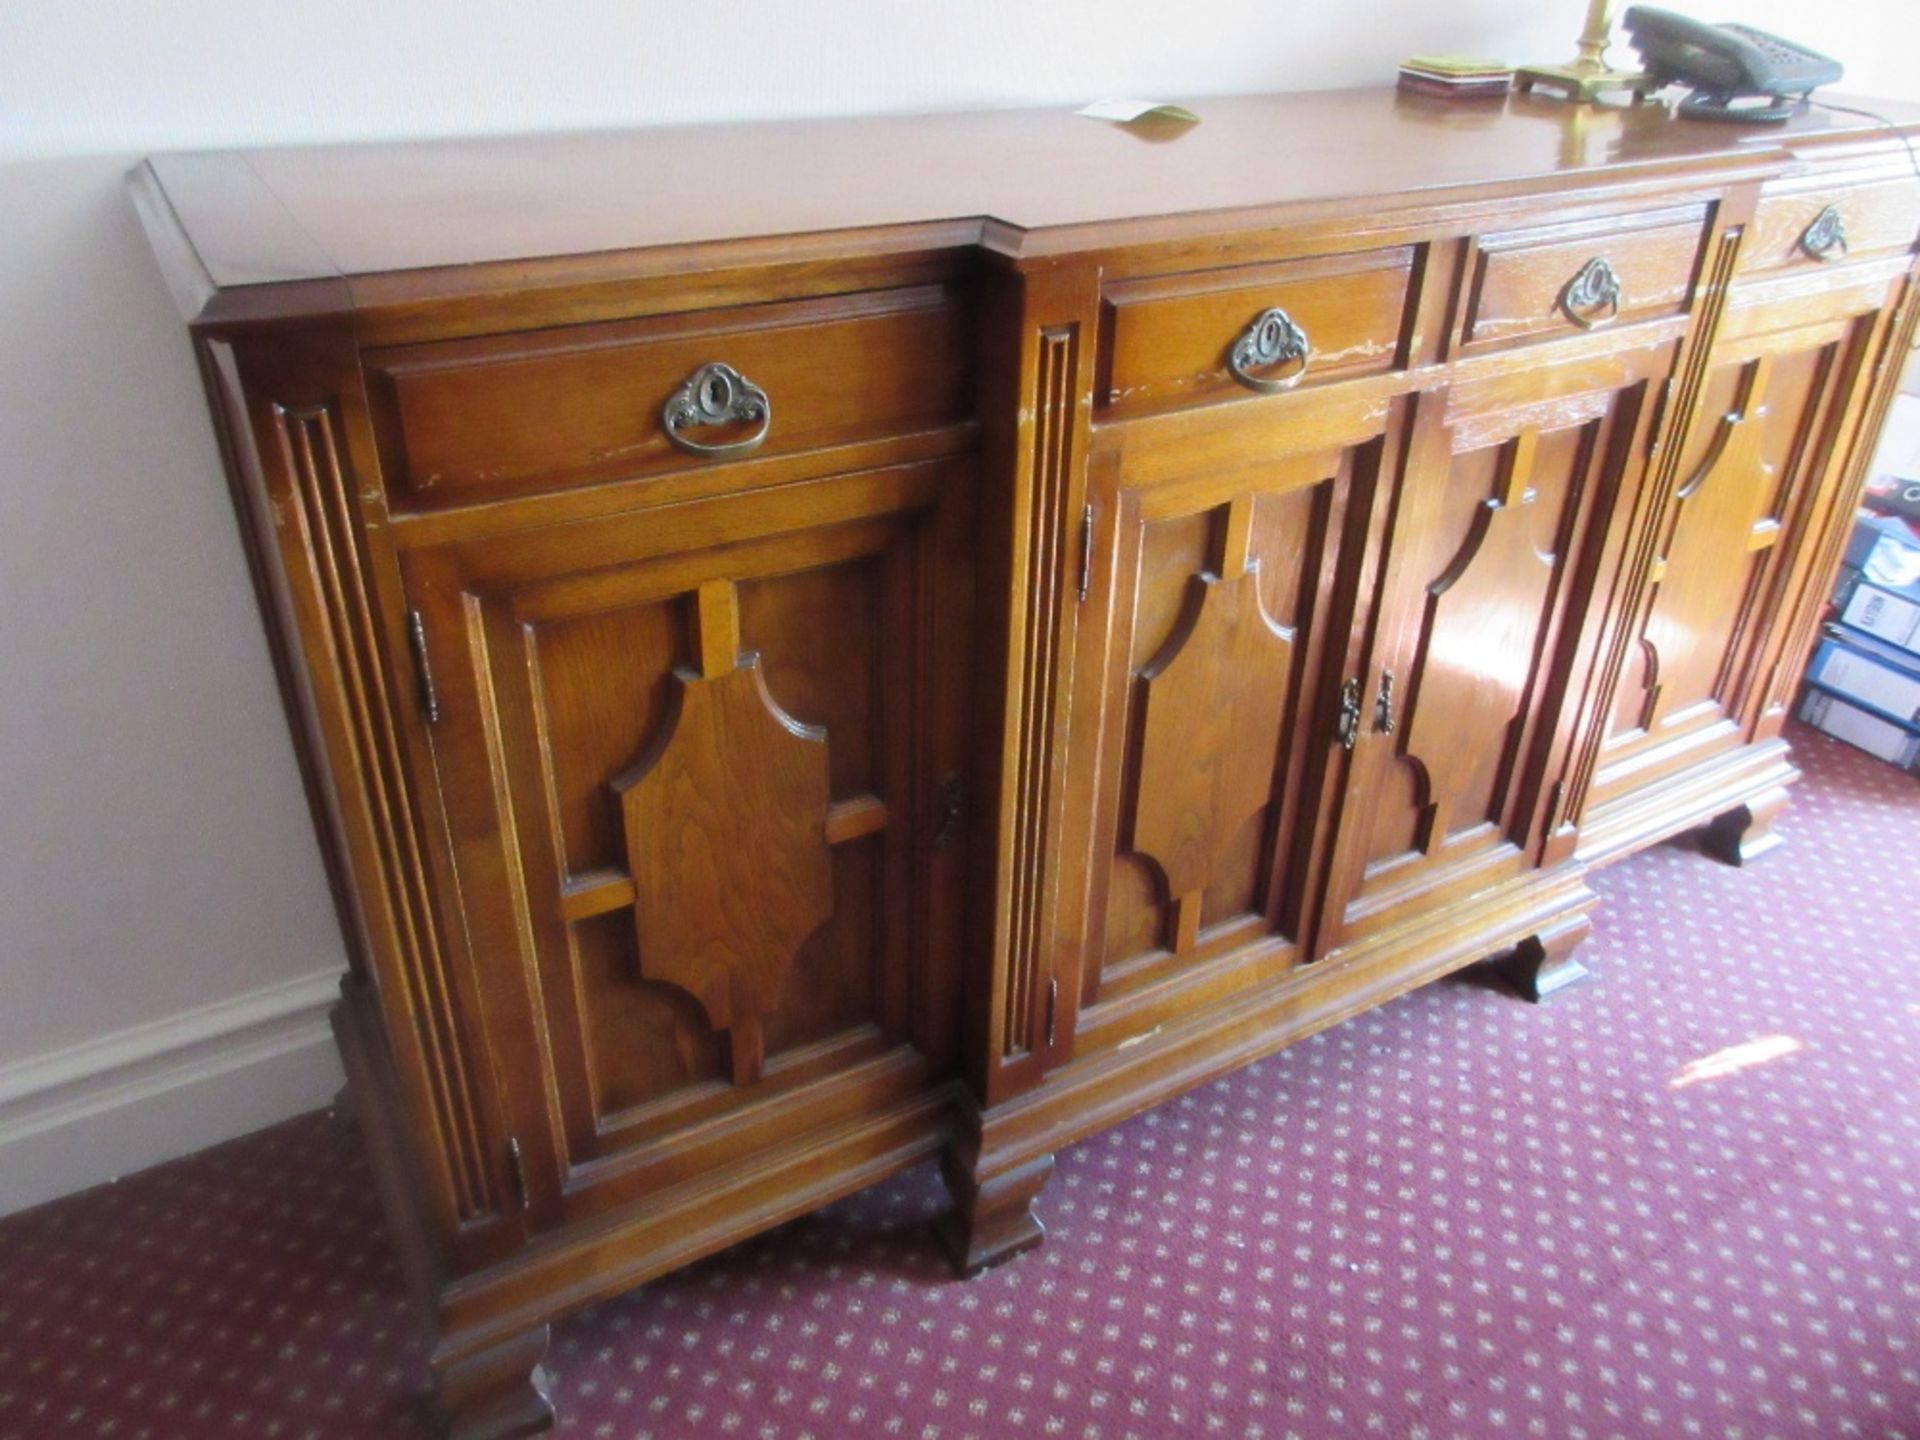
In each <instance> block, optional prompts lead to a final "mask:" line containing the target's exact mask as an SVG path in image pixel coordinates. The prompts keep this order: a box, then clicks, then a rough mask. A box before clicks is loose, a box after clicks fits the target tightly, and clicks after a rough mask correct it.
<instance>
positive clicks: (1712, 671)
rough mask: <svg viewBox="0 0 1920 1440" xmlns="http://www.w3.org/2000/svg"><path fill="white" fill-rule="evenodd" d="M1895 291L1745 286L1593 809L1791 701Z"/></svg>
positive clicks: (1711, 754) (1634, 652)
mask: <svg viewBox="0 0 1920 1440" xmlns="http://www.w3.org/2000/svg"><path fill="white" fill-rule="evenodd" d="M1886 292H1887V287H1886V284H1885V282H1884V280H1883V281H1880V282H1878V283H1877V284H1875V285H1873V286H1872V287H1870V290H1869V291H1867V292H1861V291H1858V290H1856V289H1849V290H1847V291H1845V292H1841V293H1836V294H1833V295H1831V296H1828V297H1821V296H1817V295H1816V296H1814V297H1812V298H1811V299H1809V298H1808V297H1806V296H1804V295H1794V296H1792V297H1790V298H1788V299H1786V300H1785V301H1783V302H1780V303H1758V304H1752V303H1743V300H1742V297H1741V296H1740V295H1739V294H1738V292H1736V295H1735V298H1734V300H1733V302H1732V303H1730V305H1729V307H1728V310H1727V314H1726V317H1725V319H1724V320H1723V322H1722V326H1721V336H1720V338H1719V340H1718V341H1717V343H1716V345H1715V348H1714V352H1713V358H1712V360H1711V362H1710V365H1709V368H1708V370H1707V374H1706V377H1705V381H1704V384H1703V386H1702V389H1701V396H1700V399H1699V401H1698V402H1697V404H1696V406H1695V411H1694V420H1693V423H1692V425H1691V428H1690V432H1689V433H1688V434H1687V436H1686V437H1685V441H1684V445H1683V448H1682V450H1681V452H1680V456H1679V463H1678V466H1677V468H1676V472H1675V482H1674V485H1673V488H1672V494H1671V499H1670V500H1669V502H1668V504H1667V507H1666V513H1665V514H1664V516H1662V517H1661V520H1660V524H1659V531H1658V542H1657V545H1656V549H1655V554H1654V558H1653V562H1652V569H1651V572H1650V574H1649V589H1648V592H1647V596H1646V599H1645V602H1644V604H1643V608H1642V609H1641V612H1640V618H1639V620H1638V622H1637V624H1636V627H1635V631H1634V635H1633V641H1632V643H1631V644H1630V645H1629V646H1628V648H1627V651H1626V654H1625V657H1624V660H1623V663H1622V668H1621V673H1620V678H1619V680H1618V682H1617V684H1616V687H1615V690H1614V697H1613V703H1612V708H1611V714H1610V717H1609V720H1608V724H1607V732H1606V738H1605V741H1604V743H1603V745H1602V748H1601V752H1600V756H1599V761H1598V765H1597V767H1596V770H1595V773H1594V780H1593V784H1592V786H1591V789H1590V791H1589V794H1588V800H1587V804H1588V809H1589V812H1590V813H1591V812H1592V811H1594V810H1595V809H1597V808H1599V807H1604V806H1605V805H1607V804H1608V803H1609V802H1612V801H1615V800H1618V799H1620V798H1622V797H1624V796H1626V795H1629V794H1632V793H1634V792H1637V791H1640V790H1642V789H1643V788H1645V787H1647V786H1650V785H1653V784H1655V783H1657V782H1665V781H1667V780H1669V779H1670V778H1671V777H1672V776H1674V775H1675V774H1676V773H1678V772H1680V771H1684V770H1688V769H1690V768H1692V767H1696V766H1701V765H1704V764H1708V763H1710V762H1713V761H1715V760H1717V759H1719V758H1720V757H1723V756H1725V755H1727V754H1728V753H1729V752H1730V751H1734V750H1737V749H1739V748H1740V747H1741V746H1743V745H1745V744H1746V743H1748V742H1749V741H1750V740H1752V739H1753V738H1754V737H1755V729H1756V726H1757V725H1758V724H1759V723H1760V721H1761V720H1762V718H1763V712H1764V711H1765V710H1766V709H1767V708H1768V707H1769V705H1770V704H1771V705H1773V706H1776V707H1777V706H1780V705H1782V704H1783V703H1784V698H1785V692H1786V691H1790V690H1791V688H1792V684H1793V680H1794V678H1795V677H1794V676H1793V675H1791V674H1788V675H1786V676H1785V678H1784V680H1783V681H1782V682H1781V683H1770V682H1773V681H1775V680H1778V679H1779V678H1780V676H1779V672H1780V670H1781V666H1782V657H1783V652H1782V650H1781V643H1783V642H1784V641H1785V640H1786V638H1787V636H1788V635H1789V634H1791V633H1792V632H1793V631H1794V630H1795V628H1796V626H1795V623H1794V617H1795V615H1796V614H1797V613H1798V611H1799V610H1800V609H1802V608H1803V607H1801V606H1800V605H1799V604H1798V603H1797V600H1796V594H1797V592H1798V591H1799V590H1801V589H1804V588H1805V587H1806V586H1807V585H1808V584H1812V585H1814V586H1815V587H1817V586H1818V585H1820V584H1823V583H1825V578H1826V577H1824V576H1811V575H1809V574H1807V573H1806V563H1807V561H1808V559H1809V558H1810V556H1809V554H1808V552H1809V550H1810V548H1812V547H1811V546H1810V543H1809V542H1811V541H1812V540H1813V538H1814V537H1815V536H1816V535H1817V534H1818V533H1819V532H1820V531H1821V530H1822V528H1823V527H1825V526H1826V525H1828V523H1829V522H1830V520H1831V517H1832V516H1833V514H1834V513H1836V507H1840V506H1842V505H1843V503H1844V500H1843V497H1841V496H1840V495H1839V494H1838V492H1837V487H1838V484H1839V480H1840V476H1841V471H1842V470H1843V469H1844V465H1843V463H1842V462H1843V461H1844V453H1843V452H1844V451H1845V449H1846V446H1845V444H1844V443H1843V433H1844V431H1845V429H1846V426H1847V423H1848V421H1849V417H1850V416H1851V415H1852V414H1853V413H1854V412H1855V411H1856V410H1857V408H1858V407H1857V406H1854V405H1852V404H1851V403H1850V398H1851V397H1852V396H1854V395H1855V393H1856V392H1857V391H1858V390H1859V389H1860V386H1859V384H1858V381H1859V379H1860V377H1861V376H1862V374H1863V371H1864V367H1863V365H1862V361H1863V359H1864V357H1865V356H1866V355H1867V354H1868V353H1869V351H1870V348H1871V344H1870V342H1871V339H1872V336H1873V335H1874V334H1875V332H1876V327H1877V325H1878V323H1879V320H1880V313H1881V307H1882V306H1883V305H1884V303H1885V298H1886ZM1777 642H1780V643H1777ZM1789 648H1791V647H1789ZM1800 648H1802V649H1804V646H1802V647H1800ZM1798 663H1799V662H1798V659H1797V658H1793V657H1787V658H1786V659H1785V665H1786V666H1787V668H1788V669H1793V668H1795V667H1797V664H1798ZM1774 692H1781V693H1779V694H1775V693H1774ZM1770 697H1771V699H1770Z"/></svg>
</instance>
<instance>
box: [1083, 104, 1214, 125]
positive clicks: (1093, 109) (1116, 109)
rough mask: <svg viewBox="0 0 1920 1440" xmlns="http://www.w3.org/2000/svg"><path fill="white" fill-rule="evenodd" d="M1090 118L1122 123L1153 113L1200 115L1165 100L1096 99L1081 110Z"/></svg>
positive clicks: (1172, 116)
mask: <svg viewBox="0 0 1920 1440" xmlns="http://www.w3.org/2000/svg"><path fill="white" fill-rule="evenodd" d="M1079 113H1080V114H1082V115H1085V116H1086V117H1087V118H1088V119H1090V120H1117V121H1119V122H1120V123H1121V124H1122V125H1125V124H1128V123H1129V122H1131V121H1134V120H1144V119H1145V118H1146V117H1147V116H1149V115H1151V116H1153V117H1154V118H1155V119H1159V120H1198V119H1199V118H1200V117H1199V116H1198V115H1196V114H1194V113H1193V112H1192V111H1191V110H1188V109H1187V108H1185V107H1184V106H1181V105H1169V104H1168V103H1167V102H1166V101H1164V100H1096V101H1094V102H1093V104H1091V105H1089V106H1087V107H1086V108H1085V109H1083V110H1081V111H1080V112H1079Z"/></svg>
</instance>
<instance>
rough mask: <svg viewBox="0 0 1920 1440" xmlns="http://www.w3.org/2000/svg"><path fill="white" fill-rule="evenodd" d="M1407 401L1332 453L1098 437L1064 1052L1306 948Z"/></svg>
mask: <svg viewBox="0 0 1920 1440" xmlns="http://www.w3.org/2000/svg"><path fill="white" fill-rule="evenodd" d="M1333 408H1334V409H1335V411H1336V412H1337V411H1338V410H1339V409H1340V408H1341V407H1337V406H1336V407H1333ZM1385 408H1386V407H1385V406H1384V405H1376V406H1374V407H1372V408H1371V409H1369V410H1366V411H1365V412H1364V413H1358V414H1356V416H1355V417H1354V419H1353V422H1352V426H1351V433H1350V434H1348V435H1345V436H1341V437H1337V438H1331V437H1329V438H1330V443H1326V444H1325V445H1324V448H1320V449H1316V450H1312V451H1306V452H1302V453H1292V454H1289V453H1285V452H1284V451H1282V450H1280V449H1279V447H1278V446H1277V445H1276V444H1275V443H1274V442H1275V441H1276V440H1280V439H1281V437H1283V436H1285V434H1286V431H1285V429H1284V427H1282V428H1277V429H1276V430H1274V431H1273V432H1272V434H1271V435H1270V436H1269V437H1267V438H1266V440H1265V443H1264V444H1257V443H1251V442H1249V443H1246V444H1241V445H1236V446H1233V447H1229V448H1228V450H1227V451H1225V452H1223V454H1224V455H1225V456H1227V457H1230V458H1222V459H1220V460H1217V461H1215V462H1214V464H1213V468H1209V467H1208V466H1207V463H1206V462H1205V461H1201V462H1198V463H1194V462H1189V461H1184V460H1182V459H1181V458H1180V457H1179V456H1177V455H1175V454H1172V453H1170V452H1169V451H1168V450H1167V449H1165V448H1148V447H1146V446H1143V445H1136V446H1134V447H1133V448H1131V449H1130V448H1129V440H1128V438H1127V436H1126V434H1125V432H1123V431H1110V432H1108V433H1107V434H1106V435H1105V436H1103V437H1101V439H1100V440H1098V441H1097V442H1096V452H1095V454H1094V456H1093V459H1092V462H1091V466H1090V474H1089V482H1088V494H1089V497H1090V499H1091V501H1092V510H1091V514H1092V516H1093V525H1092V533H1091V555H1090V565H1089V572H1088V576H1087V580H1088V587H1087V598H1086V600H1085V601H1084V602H1083V615H1082V622H1081V623H1082V627H1083V628H1082V632H1081V639H1080V644H1079V652H1078V653H1079V656H1080V661H1079V663H1078V665H1077V667H1076V671H1077V673H1076V676H1075V692H1074V720H1073V730H1072V738H1071V742H1070V746H1069V755H1070V759H1069V765H1070V766H1071V776H1070V779H1069V782H1068V784H1069V790H1070V792H1071V793H1073V794H1074V795H1075V796H1076V799H1077V801H1078V802H1081V803H1077V804H1076V806H1075V814H1076V815H1077V816H1079V817H1081V818H1080V819H1079V822H1078V825H1077V827H1076V828H1075V830H1074V831H1073V832H1072V833H1071V834H1070V835H1069V837H1068V839H1067V862H1066V864H1065V866H1064V867H1063V876H1064V878H1063V897H1065V896H1072V897H1073V898H1072V899H1066V898H1063V901H1062V906H1061V910H1062V914H1063V917H1065V923H1066V924H1067V925H1068V926H1069V927H1071V929H1072V932H1073V933H1072V936H1071V943H1070V946H1069V948H1070V949H1071V951H1072V953H1073V957H1074V958H1073V960H1072V962H1071V963H1068V964H1066V965H1063V966H1062V967H1060V969H1059V970H1058V971H1057V973H1059V974H1061V975H1063V976H1065V977H1068V978H1063V979H1062V980H1061V981H1060V982H1059V983H1060V984H1061V985H1062V986H1063V987H1065V988H1066V989H1067V992H1068V993H1066V994H1065V995H1061V996H1056V1004H1057V1005H1058V1007H1059V1016H1058V1024H1057V1025H1056V1027H1055V1032H1056V1049H1057V1051H1058V1058H1065V1057H1066V1055H1067V1054H1069V1053H1071V1054H1075V1055H1083V1056H1084V1055H1086V1054H1089V1053H1092V1052H1093V1051H1096V1050H1098V1049H1101V1048H1104V1047H1107V1046H1114V1045H1121V1044H1124V1043H1126V1041H1127V1040H1128V1039H1129V1038H1130V1037H1132V1036H1135V1035H1139V1034H1143V1033H1145V1032H1147V1031H1149V1030H1151V1029H1152V1028H1153V1027H1154V1026H1155V1025H1158V1024H1160V1023H1163V1022H1164V1021H1166V1020H1168V1019H1170V1018H1172V1017H1174V1016H1176V1015H1178V1014H1181V1013H1184V1012H1186V1011H1188V1010H1191V1009H1194V1008H1197V1007H1200V1006H1202V1005H1214V1004H1218V1003H1219V1002H1220V1000H1221V999H1222V998H1224V997H1226V996H1229V995H1231V994H1233V993H1235V992H1237V991H1240V990H1244V989H1246V988H1247V987H1250V986H1253V985H1257V984H1261V983H1268V982H1271V981H1272V980H1273V979H1275V978H1277V977H1279V976H1280V975H1282V974H1284V973H1285V972H1286V971H1287V970H1288V969H1289V968H1290V967H1291V966H1292V965H1293V964H1294V963H1295V961H1296V960H1297V959H1298V958H1299V937H1300V935H1301V933H1302V930H1303V926H1304V923H1305V912H1306V906H1307V903H1308V900H1309V898H1310V893H1311V874H1310V872H1311V869H1312V862H1313V857H1314V855H1315V853H1316V850H1315V845H1314V832H1315V828H1316V825H1317V822H1318V819H1319V816H1320V813H1321V808H1322V807H1321V806H1320V805H1319V804H1318V803H1317V801H1316V798H1315V797H1316V796H1317V794H1318V787H1319V786H1320V784H1321V783H1322V780H1323V773H1322V772H1323V767H1324V761H1325V758H1326V748H1327V747H1326V744H1325V737H1326V735H1327V733H1328V724H1327V721H1328V717H1327V716H1326V714H1325V713H1323V712H1324V711H1325V709H1326V707H1325V706H1324V705H1323V704H1322V703H1321V701H1322V699H1323V698H1324V688H1325V679H1324V676H1325V674H1326V673H1327V672H1328V671H1329V670H1330V668H1331V667H1332V666H1337V665H1338V663H1339V659H1340V657H1339V656H1337V655H1336V656H1335V657H1333V659H1332V660H1331V661H1329V658H1328V655H1327V650H1328V648H1329V643H1330V641H1329V637H1330V636H1331V637H1336V639H1335V642H1334V643H1336V644H1337V646H1338V647H1339V648H1341V649H1342V650H1343V649H1344V636H1345V633H1346V630H1347V628H1348V626H1349V623H1350V618H1351V599H1352V596H1353V593H1354V591H1355V589H1356V583H1355V581H1354V570H1355V565H1356V560H1357V555H1358V553H1359V552H1360V551H1361V550H1363V549H1364V539H1363V536H1362V535H1360V534H1357V533H1356V527H1357V530H1358V531H1360V532H1363V531H1364V529H1365V527H1366V523H1367V515H1368V512H1369V500H1370V496H1371V495H1372V492H1373V487H1374V483H1375V478H1376V475H1377V473H1378V470H1379V464H1380V456H1381V454H1382V452H1383V448H1384V442H1383V440H1382V439H1381V433H1382V430H1383V428H1384V424H1385ZM1302 428H1304V427H1302ZM1314 428H1316V429H1321V428H1323V427H1321V426H1317V425H1316V426H1315V427H1314ZM1282 443H1284V441H1282ZM1308 443H1312V442H1311V441H1309V442H1308ZM1263 450H1265V451H1266V452H1267V453H1265V454H1262V451H1263ZM1250 456H1252V457H1258V458H1248V457H1250ZM1189 464H1192V466H1193V468H1191V469H1189V468H1187V467H1188V465H1189Z"/></svg>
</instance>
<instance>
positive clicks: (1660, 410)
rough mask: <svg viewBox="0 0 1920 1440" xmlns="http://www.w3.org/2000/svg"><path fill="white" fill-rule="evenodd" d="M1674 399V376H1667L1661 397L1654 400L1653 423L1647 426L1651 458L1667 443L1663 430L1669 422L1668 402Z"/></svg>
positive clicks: (1648, 449)
mask: <svg viewBox="0 0 1920 1440" xmlns="http://www.w3.org/2000/svg"><path fill="white" fill-rule="evenodd" d="M1671 399H1673V376H1671V375H1669V376H1668V377H1667V383H1666V384H1664V385H1662V386H1661V387H1660V398H1659V399H1658V400H1656V401H1654V402H1653V424H1652V425H1650V426H1648V427H1647V458H1648V459H1649V460H1651V459H1652V458H1653V457H1654V456H1656V455H1658V454H1659V453H1660V447H1661V446H1662V445H1663V444H1664V443H1665V440H1664V438H1663V437H1662V435H1661V433H1660V432H1661V431H1662V430H1663V429H1664V428H1665V427H1666V423H1667V402H1668V401H1670V400H1671Z"/></svg>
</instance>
